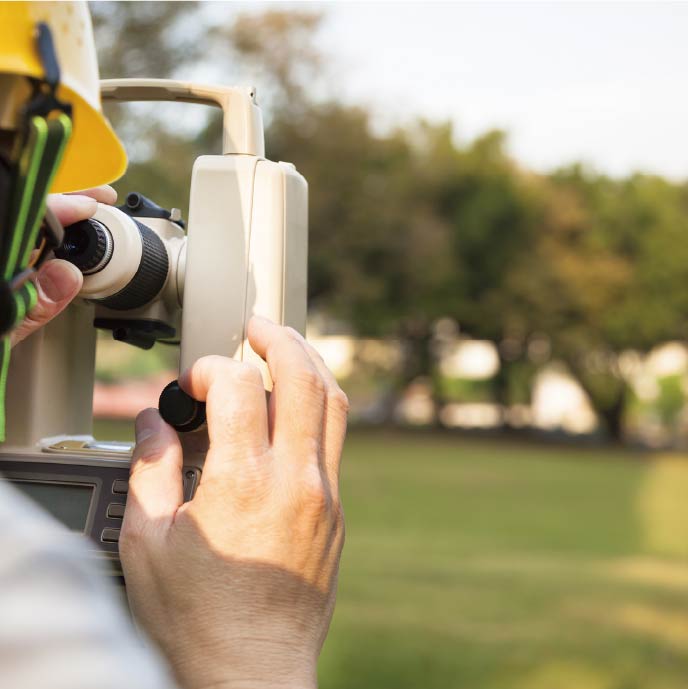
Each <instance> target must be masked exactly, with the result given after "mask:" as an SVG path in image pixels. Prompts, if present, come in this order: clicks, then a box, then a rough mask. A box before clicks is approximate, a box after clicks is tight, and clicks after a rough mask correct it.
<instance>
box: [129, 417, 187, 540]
mask: <svg viewBox="0 0 688 689" xmlns="http://www.w3.org/2000/svg"><path fill="white" fill-rule="evenodd" d="M183 501H184V492H183V485H182V447H181V444H180V442H179V438H178V437H177V433H176V432H175V430H174V429H173V428H172V427H171V426H168V425H167V424H166V423H165V422H164V421H163V420H162V419H161V418H160V415H159V414H158V410H157V409H145V410H144V411H142V412H141V413H140V414H139V415H138V417H137V418H136V447H135V448H134V453H133V456H132V461H131V471H130V476H129V493H128V496H127V509H126V511H125V517H124V524H123V530H124V531H125V532H126V531H130V530H132V531H134V532H140V531H141V530H142V529H144V528H146V527H148V526H150V525H152V523H153V522H155V523H156V525H157V526H160V527H162V528H163V529H164V528H165V527H166V526H169V525H170V524H171V523H172V521H173V519H174V516H175V514H176V513H177V510H178V509H179V506H180V505H181V504H182V503H183Z"/></svg>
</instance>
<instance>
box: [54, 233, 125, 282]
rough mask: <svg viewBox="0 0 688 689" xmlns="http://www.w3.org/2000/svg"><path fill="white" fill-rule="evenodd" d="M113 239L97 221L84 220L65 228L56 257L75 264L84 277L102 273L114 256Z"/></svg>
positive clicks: (56, 250)
mask: <svg viewBox="0 0 688 689" xmlns="http://www.w3.org/2000/svg"><path fill="white" fill-rule="evenodd" d="M112 249H113V246H112V237H111V236H110V232H109V230H108V229H107V228H106V227H105V225H103V224H102V223H100V222H98V221H97V220H82V221H81V222H77V223H74V224H73V225H69V226H68V227H65V233H64V239H63V240H62V245H61V246H59V247H58V248H57V249H55V256H57V258H62V259H64V260H65V261H69V262H70V263H73V264H74V265H75V266H76V267H77V268H78V269H79V270H80V271H81V272H82V273H84V275H90V274H92V273H97V272H99V271H101V270H102V269H103V268H105V266H106V265H107V264H108V261H109V260H110V258H111V256H112Z"/></svg>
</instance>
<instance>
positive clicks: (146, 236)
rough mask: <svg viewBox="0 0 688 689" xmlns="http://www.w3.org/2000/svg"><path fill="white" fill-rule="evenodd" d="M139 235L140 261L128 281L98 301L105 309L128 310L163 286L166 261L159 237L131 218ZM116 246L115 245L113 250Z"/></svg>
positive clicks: (142, 302)
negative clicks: (118, 289)
mask: <svg viewBox="0 0 688 689" xmlns="http://www.w3.org/2000/svg"><path fill="white" fill-rule="evenodd" d="M134 223H135V224H136V227H137V228H138V230H139V235H140V236H141V247H142V251H141V262H140V263H139V267H138V270H137V271H136V273H135V274H134V277H133V278H132V279H131V280H130V281H129V284H128V285H126V286H125V287H123V288H122V289H121V290H120V291H119V292H117V294H113V295H112V296H110V297H107V298H105V299H99V300H98V302H99V303H100V304H102V305H103V306H107V307H108V308H109V309H115V310H117V311H128V310H129V309H138V308H139V307H141V306H144V305H145V304H148V303H149V302H150V301H152V300H153V299H154V298H155V297H156V296H157V295H158V294H159V293H160V290H161V289H162V288H163V287H164V286H165V282H166V281H167V273H168V271H169V267H170V263H169V259H168V257H167V249H165V245H164V244H163V241H162V239H160V237H158V235H157V234H156V233H155V232H153V230H151V228H150V227H148V226H147V225H144V224H143V223H140V222H139V221H138V220H134ZM116 250H117V249H116V248H115V251H116Z"/></svg>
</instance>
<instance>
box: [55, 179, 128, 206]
mask: <svg viewBox="0 0 688 689" xmlns="http://www.w3.org/2000/svg"><path fill="white" fill-rule="evenodd" d="M67 196H90V197H91V198H92V199H95V200H96V201H98V203H107V204H108V205H109V206H114V205H115V203H116V202H117V192H116V191H115V190H114V189H113V188H112V187H111V186H110V185H109V184H104V185H103V186H100V187H93V188H92V189H84V190H83V191H74V192H70V193H69V194H67Z"/></svg>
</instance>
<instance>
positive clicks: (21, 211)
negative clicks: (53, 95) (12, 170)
mask: <svg viewBox="0 0 688 689" xmlns="http://www.w3.org/2000/svg"><path fill="white" fill-rule="evenodd" d="M47 138H48V123H47V122H46V120H45V118H43V117H32V118H31V121H30V123H29V133H28V140H27V142H26V145H25V147H24V150H23V151H22V155H21V158H20V159H19V170H18V175H17V184H16V188H15V192H14V198H13V203H12V212H11V216H10V222H9V225H8V227H9V232H10V249H9V255H7V256H5V257H3V266H2V276H3V278H4V279H5V280H11V279H12V277H14V275H15V274H16V272H17V267H18V263H19V258H20V257H19V253H20V249H21V246H22V244H24V242H25V241H26V236H25V234H26V221H27V217H28V214H29V209H30V207H31V199H32V198H33V196H34V193H35V192H36V191H37V190H36V178H37V177H38V170H39V168H40V165H41V161H42V160H43V152H44V150H45V143H46V139H47Z"/></svg>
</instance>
